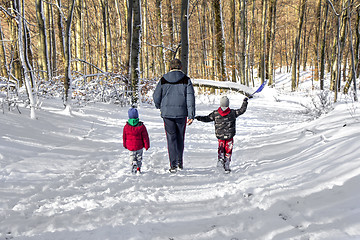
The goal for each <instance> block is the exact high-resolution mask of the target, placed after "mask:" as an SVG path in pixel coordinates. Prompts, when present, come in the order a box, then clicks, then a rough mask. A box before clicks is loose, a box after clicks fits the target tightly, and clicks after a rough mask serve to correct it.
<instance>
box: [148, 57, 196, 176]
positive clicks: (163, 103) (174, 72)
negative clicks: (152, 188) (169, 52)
mask: <svg viewBox="0 0 360 240" xmlns="http://www.w3.org/2000/svg"><path fill="white" fill-rule="evenodd" d="M181 67H182V66H181V61H180V60H179V59H173V60H172V61H171V62H170V72H168V73H166V74H164V75H163V77H162V78H161V79H160V81H159V82H158V84H157V86H156V88H155V91H154V94H153V99H154V103H155V107H156V108H157V109H160V112H161V117H162V118H163V120H164V125H165V132H166V137H167V143H168V152H169V160H170V169H169V170H170V172H176V171H177V169H182V168H183V153H184V139H185V128H186V123H187V124H188V125H190V124H191V123H192V122H193V120H194V117H195V95H194V88H193V85H192V83H191V80H190V78H189V77H188V76H186V75H185V74H184V73H183V72H182V71H181Z"/></svg>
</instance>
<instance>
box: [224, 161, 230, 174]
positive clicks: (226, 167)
mask: <svg viewBox="0 0 360 240" xmlns="http://www.w3.org/2000/svg"><path fill="white" fill-rule="evenodd" d="M224 170H225V172H227V173H229V172H230V171H231V170H230V161H225V162H224Z"/></svg>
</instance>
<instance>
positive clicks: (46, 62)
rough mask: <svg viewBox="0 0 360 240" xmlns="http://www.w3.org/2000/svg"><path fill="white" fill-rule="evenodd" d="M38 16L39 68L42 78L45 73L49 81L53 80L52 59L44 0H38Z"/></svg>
mask: <svg viewBox="0 0 360 240" xmlns="http://www.w3.org/2000/svg"><path fill="white" fill-rule="evenodd" d="M36 16H37V21H38V30H39V36H40V41H39V46H38V47H39V56H40V58H39V67H40V70H41V71H42V72H41V75H42V77H43V78H44V74H43V72H46V77H47V79H51V69H50V59H49V47H48V36H47V31H46V27H47V26H46V18H45V12H44V3H43V0H36Z"/></svg>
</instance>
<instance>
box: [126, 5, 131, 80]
mask: <svg viewBox="0 0 360 240" xmlns="http://www.w3.org/2000/svg"><path fill="white" fill-rule="evenodd" d="M125 1H126V0H125ZM126 13H127V18H126V19H127V28H126V36H127V39H126V59H125V71H126V75H127V76H129V74H130V71H129V69H130V54H131V40H132V34H133V32H132V29H133V26H132V24H133V0H127V9H126Z"/></svg>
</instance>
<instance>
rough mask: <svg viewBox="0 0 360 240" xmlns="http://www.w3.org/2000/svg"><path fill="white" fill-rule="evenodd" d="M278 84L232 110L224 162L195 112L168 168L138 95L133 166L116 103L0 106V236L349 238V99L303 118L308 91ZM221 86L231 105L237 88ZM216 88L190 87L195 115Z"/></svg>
mask: <svg viewBox="0 0 360 240" xmlns="http://www.w3.org/2000/svg"><path fill="white" fill-rule="evenodd" d="M280 80H281V79H280ZM286 88H287V89H290V87H286ZM281 89H282V90H281ZM283 89H285V87H284V86H283V85H280V84H278V85H277V88H272V89H271V88H268V87H266V88H265V89H264V90H263V92H261V93H259V94H257V95H256V96H255V98H253V99H250V100H249V105H248V110H247V111H246V113H245V114H243V115H241V116H240V117H239V118H238V119H237V124H236V127H237V135H236V136H235V138H234V151H233V157H232V162H231V169H232V172H231V173H230V174H225V173H224V172H223V171H222V170H221V169H219V168H217V167H216V162H217V139H216V137H215V134H214V125H213V123H202V122H198V121H194V123H193V124H192V125H191V126H188V127H187V130H186V139H185V153H184V155H185V156H184V170H183V171H179V172H177V173H176V174H172V173H169V171H168V168H169V162H168V153H167V144H166V138H165V132H164V126H163V122H162V119H161V118H160V113H159V111H158V110H155V107H154V106H152V105H150V104H143V105H141V106H140V107H139V114H140V119H141V120H142V121H143V122H144V123H145V125H146V127H147V129H148V132H149V135H150V141H151V148H150V149H149V150H148V151H146V152H144V160H143V168H142V170H143V173H142V174H140V175H133V174H131V172H130V169H131V165H130V162H129V160H128V151H127V150H126V149H124V148H123V146H122V128H123V126H124V125H125V122H126V121H127V110H128V107H120V106H117V105H114V104H101V103H95V104H89V105H87V106H84V107H81V108H80V107H73V109H72V114H71V115H70V114H68V113H67V112H64V111H63V110H61V104H62V103H61V100H56V99H53V100H49V99H47V100H44V102H43V104H42V108H41V109H40V110H37V113H36V114H37V118H38V119H37V120H32V119H30V117H29V115H30V114H29V109H24V108H22V109H21V111H22V114H19V113H18V112H17V111H11V112H9V111H5V114H2V113H1V115H0V132H1V135H0V196H1V197H0V239H1V240H5V239H33V240H35V239H36V240H48V239H51V240H63V239H84V240H85V239H86V240H89V239H90V240H92V239H94V240H95V239H102V240H105V239H110V240H113V239H131V240H137V239H154V240H155V239H159V240H160V239H173V240H189V239H196V240H198V239H219V240H223V239H228V240H240V239H248V240H254V239H301V240H302V239H304V240H305V239H311V240H313V239H334V240H335V239H336V240H339V239H340V240H341V239H360V204H359V203H360V191H359V182H360V147H359V143H360V134H359V133H360V130H359V129H360V112H359V111H360V110H359V107H360V105H359V104H358V103H351V102H350V101H345V100H344V99H342V100H340V101H339V103H337V104H335V109H334V110H333V111H331V112H329V113H328V114H325V115H322V116H321V117H320V118H317V119H313V118H311V117H310V115H309V114H308V113H307V111H306V110H307V109H306V108H304V104H305V103H309V102H310V97H309V96H310V95H311V93H309V92H308V93H304V92H303V91H300V92H298V93H290V92H286V91H284V90H283ZM228 96H229V98H230V107H231V108H239V107H240V106H241V103H242V100H243V98H244V96H243V95H241V94H238V93H237V94H236V93H232V94H228ZM220 97H221V96H220V95H214V96H208V95H197V96H196V104H197V115H207V114H209V113H210V112H211V111H212V110H214V109H217V108H218V102H219V98H220Z"/></svg>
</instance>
